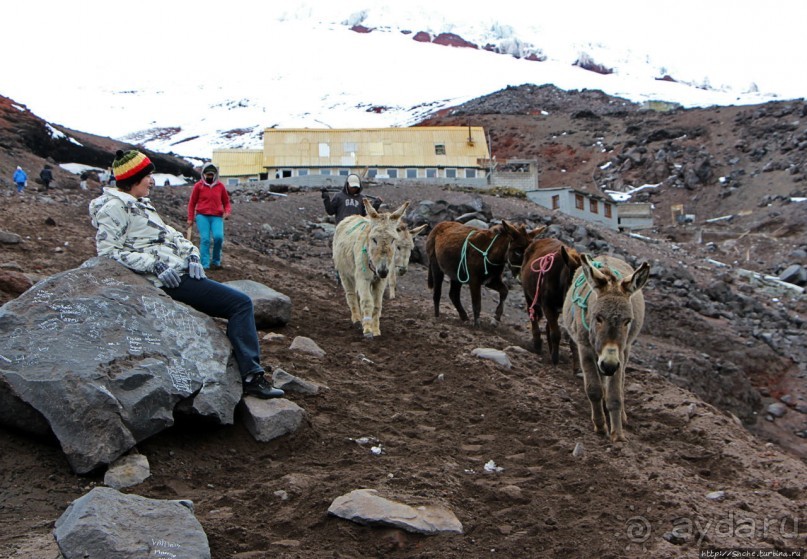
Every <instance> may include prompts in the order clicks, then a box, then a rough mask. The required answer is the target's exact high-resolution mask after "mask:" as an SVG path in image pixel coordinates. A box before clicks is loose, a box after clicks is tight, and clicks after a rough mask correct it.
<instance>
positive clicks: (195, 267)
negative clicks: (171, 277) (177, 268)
mask: <svg viewBox="0 0 807 559" xmlns="http://www.w3.org/2000/svg"><path fill="white" fill-rule="evenodd" d="M188 275H189V276H190V277H191V278H193V279H195V280H200V279H205V278H206V277H207V275H205V269H204V268H202V265H201V264H199V257H198V256H196V255H195V254H192V255H190V256H189V257H188Z"/></svg>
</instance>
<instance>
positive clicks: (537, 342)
mask: <svg viewBox="0 0 807 559" xmlns="http://www.w3.org/2000/svg"><path fill="white" fill-rule="evenodd" d="M540 319H541V313H540V312H538V309H535V314H534V315H533V317H532V318H531V319H530V332H532V347H533V348H534V349H535V353H537V354H538V355H541V352H543V350H544V348H543V342H542V341H541V328H540V326H539V325H538V321H539V320H540Z"/></svg>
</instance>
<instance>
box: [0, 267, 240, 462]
mask: <svg viewBox="0 0 807 559" xmlns="http://www.w3.org/2000/svg"><path fill="white" fill-rule="evenodd" d="M231 351H232V346H231V345H230V342H229V340H228V339H227V337H226V336H225V335H224V333H223V332H222V331H221V329H220V328H219V327H218V326H217V324H216V323H215V321H214V320H213V319H211V318H210V317H208V316H207V315H204V314H202V313H199V312H197V311H195V310H193V309H192V308H191V307H189V306H187V305H184V304H182V303H177V302H175V301H174V300H173V299H171V298H170V297H168V296H167V295H165V293H163V292H162V290H160V289H157V288H156V287H154V286H153V285H152V284H151V283H149V282H148V281H147V280H146V279H144V278H143V277H142V276H140V275H138V274H135V273H133V272H131V271H130V270H128V269H127V268H125V267H124V266H121V265H120V264H118V263H116V262H114V261H113V260H109V259H106V258H93V259H91V260H88V261H87V262H85V263H84V264H83V265H82V266H81V267H80V268H76V269H73V270H68V271H66V272H62V273H60V274H57V275H54V276H51V277H49V278H47V279H45V280H42V281H40V282H39V283H37V284H36V285H34V286H33V287H32V288H31V289H29V290H28V291H27V292H25V293H24V294H23V295H21V296H20V297H18V298H17V299H15V300H13V301H10V302H9V303H6V304H5V305H4V306H3V307H0V424H2V425H6V426H11V427H16V428H18V429H23V430H26V431H29V432H33V433H40V434H42V433H47V432H49V431H50V432H52V433H53V434H54V435H55V436H56V438H57V439H58V440H59V442H60V444H61V446H62V450H63V451H64V452H65V454H66V456H67V460H68V462H69V463H70V465H71V466H72V468H73V469H74V470H75V471H76V472H78V473H86V472H89V471H91V470H93V469H95V468H97V467H99V466H102V465H106V464H109V463H110V462H112V461H114V460H115V459H116V458H118V457H119V456H121V455H122V454H124V453H125V452H126V451H128V450H129V449H131V448H132V447H133V446H134V445H135V444H136V443H137V442H139V441H142V440H143V439H146V438H147V437H150V436H151V435H154V434H156V433H158V432H160V431H161V430H163V429H165V428H166V427H169V426H171V425H172V424H173V423H174V413H175V412H179V413H183V414H187V415H195V416H203V417H205V418H208V419H210V420H212V421H213V422H216V423H219V424H232V423H233V419H234V412H235V407H236V405H237V404H238V402H239V401H240V399H241V385H240V376H239V374H238V371H237V369H236V368H235V362H234V360H231V359H230V354H231Z"/></svg>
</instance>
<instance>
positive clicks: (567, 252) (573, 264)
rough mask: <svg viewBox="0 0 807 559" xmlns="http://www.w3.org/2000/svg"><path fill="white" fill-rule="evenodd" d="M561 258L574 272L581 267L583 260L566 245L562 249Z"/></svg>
mask: <svg viewBox="0 0 807 559" xmlns="http://www.w3.org/2000/svg"><path fill="white" fill-rule="evenodd" d="M560 256H561V258H563V262H565V263H566V266H568V267H569V268H571V269H572V270H577V268H579V267H580V264H581V259H580V253H579V252H577V251H576V250H574V249H573V248H568V247H567V246H566V245H563V246H561V247H560Z"/></svg>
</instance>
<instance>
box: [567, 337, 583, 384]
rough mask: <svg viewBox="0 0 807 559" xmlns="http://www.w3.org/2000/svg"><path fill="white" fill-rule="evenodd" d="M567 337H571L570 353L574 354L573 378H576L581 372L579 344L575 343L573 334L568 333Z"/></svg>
mask: <svg viewBox="0 0 807 559" xmlns="http://www.w3.org/2000/svg"><path fill="white" fill-rule="evenodd" d="M566 335H567V336H568V337H569V351H570V352H571V354H572V376H576V375H577V372H578V371H579V370H580V366H579V361H578V359H579V354H580V353H579V351H578V350H577V343H575V341H574V338H572V336H571V334H569V333H568V332H567V333H566Z"/></svg>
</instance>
